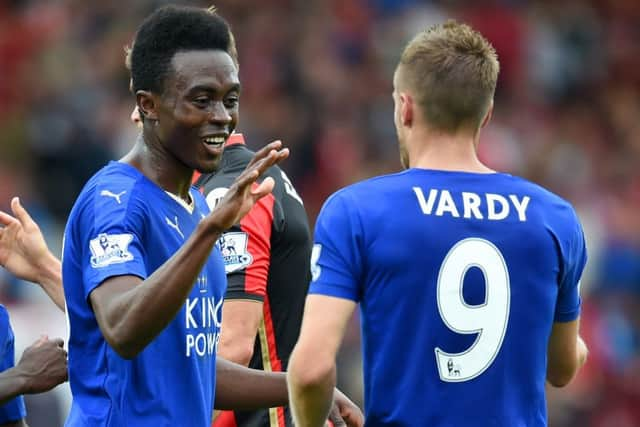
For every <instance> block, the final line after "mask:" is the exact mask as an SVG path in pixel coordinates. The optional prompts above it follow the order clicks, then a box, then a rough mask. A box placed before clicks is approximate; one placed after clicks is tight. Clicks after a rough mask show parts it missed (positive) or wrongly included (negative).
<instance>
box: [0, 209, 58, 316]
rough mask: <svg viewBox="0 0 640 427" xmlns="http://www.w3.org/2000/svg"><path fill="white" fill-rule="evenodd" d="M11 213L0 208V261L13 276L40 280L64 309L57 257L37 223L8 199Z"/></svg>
mask: <svg viewBox="0 0 640 427" xmlns="http://www.w3.org/2000/svg"><path fill="white" fill-rule="evenodd" d="M11 210H12V212H13V215H15V217H14V216H11V215H9V214H7V213H5V212H2V211H0V224H2V225H3V226H4V227H3V228H1V229H0V265H2V266H3V267H4V268H6V269H7V270H9V271H10V272H11V273H12V274H14V275H15V276H17V277H19V278H21V279H24V280H28V281H30V282H35V283H38V284H40V286H41V287H42V289H43V290H44V291H45V292H46V293H47V295H49V298H51V300H52V301H53V302H54V303H55V304H56V305H57V306H58V308H60V310H62V311H64V309H65V302H64V292H63V289H62V275H61V268H60V260H58V259H57V258H56V257H55V256H54V255H53V254H52V253H51V251H50V250H49V248H48V247H47V244H46V242H45V241H44V236H43V235H42V232H41V231H40V227H38V224H36V222H35V221H34V220H33V219H32V218H31V216H30V215H29V213H28V212H27V211H26V210H25V209H24V208H23V207H22V205H21V204H20V199H18V198H17V197H14V198H13V199H12V200H11Z"/></svg>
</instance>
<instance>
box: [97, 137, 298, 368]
mask: <svg viewBox="0 0 640 427" xmlns="http://www.w3.org/2000/svg"><path fill="white" fill-rule="evenodd" d="M288 153H289V151H288V150H287V149H281V143H280V142H279V141H277V142H274V143H271V144H269V145H267V146H266V147H265V148H263V149H262V150H260V151H258V152H257V153H256V155H255V156H254V159H253V160H252V161H251V163H250V164H249V165H248V166H247V168H246V169H245V171H244V172H243V173H242V174H241V175H240V176H239V177H238V178H237V179H236V181H235V182H234V184H233V185H232V186H231V188H229V191H228V192H227V194H226V196H225V198H224V199H223V200H222V201H221V202H220V204H219V205H218V206H217V207H216V209H214V210H213V211H212V212H211V213H210V214H209V215H208V216H207V217H206V218H204V219H203V220H202V221H200V223H199V224H198V226H197V228H196V230H195V232H194V233H193V234H192V235H191V236H190V237H189V238H188V239H187V240H186V242H185V243H184V245H183V246H182V247H181V248H180V249H179V250H178V251H177V252H176V253H175V254H174V255H173V256H172V257H171V258H169V260H167V261H166V262H165V263H164V264H163V265H162V266H161V267H160V268H158V269H157V270H156V271H155V272H153V274H151V275H150V276H149V277H147V278H146V279H145V280H142V279H141V278H140V277H137V276H132V275H126V276H114V277H111V278H108V279H107V280H105V281H104V282H103V283H101V284H100V285H99V286H98V287H97V288H95V289H94V290H93V291H92V292H91V294H90V295H89V299H90V302H91V305H92V307H93V311H94V313H95V315H96V320H97V322H98V325H99V327H100V330H101V331H102V333H103V335H104V337H105V339H106V340H107V342H108V343H109V344H110V345H111V346H112V347H113V349H114V350H115V351H116V352H117V353H118V354H120V356H122V357H124V358H133V357H135V356H136V355H137V354H138V353H139V352H140V351H142V350H143V349H144V348H145V347H146V346H147V344H149V342H151V341H152V340H153V339H154V338H155V337H156V336H157V335H158V334H159V333H160V332H161V331H162V330H163V329H164V328H165V327H166V326H167V325H168V324H169V322H171V320H173V319H174V318H175V316H176V314H177V313H178V311H179V310H180V308H181V307H182V306H183V304H184V302H185V300H186V298H187V296H188V295H189V293H190V292H191V288H192V287H193V283H194V281H195V280H196V277H197V275H198V274H199V273H200V271H201V269H202V266H203V264H204V263H205V261H206V260H207V258H208V257H209V256H210V253H211V249H212V247H213V245H214V244H215V242H216V241H217V240H218V238H219V237H220V234H221V233H222V232H223V231H224V230H226V229H227V228H229V227H231V226H232V225H233V224H235V223H236V222H238V221H239V219H240V218H242V217H243V216H244V215H245V214H246V213H247V212H248V211H249V210H250V209H251V207H252V206H253V205H254V204H255V203H256V201H257V200H258V199H260V198H261V197H263V196H265V195H267V194H268V193H270V192H271V190H272V188H273V185H274V182H273V179H270V178H266V179H265V180H264V181H262V183H260V185H256V186H253V184H254V183H255V182H256V180H257V179H258V177H259V176H260V175H262V174H263V173H264V171H266V170H267V169H268V168H269V167H271V166H272V165H274V164H275V163H277V162H279V161H280V160H282V159H285V158H286V157H287V156H288Z"/></svg>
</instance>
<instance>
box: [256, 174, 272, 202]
mask: <svg viewBox="0 0 640 427" xmlns="http://www.w3.org/2000/svg"><path fill="white" fill-rule="evenodd" d="M275 185H276V182H275V181H274V180H273V178H271V177H270V176H268V177H266V178H265V179H264V181H262V182H261V183H260V185H258V186H257V187H256V188H254V189H252V190H251V194H253V195H254V196H255V198H256V200H257V199H261V198H262V197H264V196H266V195H267V194H269V193H271V192H272V191H273V188H274V187H275Z"/></svg>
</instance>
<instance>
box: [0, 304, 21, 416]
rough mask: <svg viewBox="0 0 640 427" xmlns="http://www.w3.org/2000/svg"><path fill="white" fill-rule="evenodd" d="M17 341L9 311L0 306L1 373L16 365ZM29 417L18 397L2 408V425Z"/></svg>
mask: <svg viewBox="0 0 640 427" xmlns="http://www.w3.org/2000/svg"><path fill="white" fill-rule="evenodd" d="M14 341H15V339H14V336H13V329H11V323H10V322H9V313H7V309H6V308H5V307H4V306H3V305H0V372H4V371H6V370H7V369H10V368H13V367H14V363H15V354H14V353H15V342H14ZM26 415H27V410H26V409H25V406H24V399H23V398H22V396H18V397H16V398H15V399H12V400H10V401H8V402H7V403H5V404H4V405H2V406H0V424H5V423H10V422H15V421H18V420H21V419H23V418H24V417H26Z"/></svg>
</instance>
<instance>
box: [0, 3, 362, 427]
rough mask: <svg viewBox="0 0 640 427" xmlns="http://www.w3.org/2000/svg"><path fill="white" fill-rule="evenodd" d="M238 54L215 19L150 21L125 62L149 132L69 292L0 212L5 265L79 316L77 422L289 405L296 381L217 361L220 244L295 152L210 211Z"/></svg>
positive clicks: (49, 260) (49, 257) (103, 213)
mask: <svg viewBox="0 0 640 427" xmlns="http://www.w3.org/2000/svg"><path fill="white" fill-rule="evenodd" d="M236 56H237V55H236V50H235V45H234V42H233V37H232V34H231V32H230V29H229V26H228V25H227V23H226V22H225V21H224V19H222V18H221V17H220V16H218V15H217V14H215V13H214V12H213V11H212V10H210V9H209V10H206V9H199V8H190V7H175V6H168V7H164V8H161V9H159V10H158V11H156V12H155V13H153V14H152V15H150V16H149V17H148V18H147V19H146V20H145V22H144V23H143V24H142V26H141V27H140V29H139V30H138V32H137V34H136V38H135V40H134V48H133V50H132V51H131V53H130V55H129V57H128V64H127V65H128V67H129V69H130V70H131V75H132V79H131V88H132V91H133V92H134V93H135V94H136V101H137V108H136V110H138V111H139V112H140V113H141V116H140V124H141V131H142V133H141V135H140V137H139V138H138V141H137V142H136V144H135V146H134V147H133V149H132V150H131V152H129V153H128V154H127V155H126V156H125V157H124V158H123V159H121V160H120V161H119V162H111V163H110V164H109V165H108V166H106V167H105V168H103V169H102V170H101V171H99V172H98V173H97V174H96V175H95V176H94V177H93V178H92V179H91V180H90V181H89V182H88V183H87V184H86V186H85V188H84V189H83V191H82V193H81V194H80V196H79V197H78V200H77V201H76V204H75V205H74V208H73V210H72V212H71V215H70V218H69V221H68V224H67V228H66V231H65V244H64V250H63V255H64V262H63V265H62V270H63V271H62V273H63V279H64V294H65V295H64V296H63V295H62V280H61V277H60V270H61V268H60V262H59V261H58V260H57V259H56V258H55V256H54V255H53V254H52V253H51V252H50V251H49V250H48V248H47V245H46V243H45V241H44V238H43V236H42V233H41V232H40V229H39V227H38V225H37V224H36V223H35V222H34V221H33V220H32V219H31V217H30V216H29V214H28V213H27V211H26V210H24V208H23V207H22V206H21V205H20V202H19V200H18V199H17V198H14V200H13V201H12V203H11V208H12V210H13V213H14V215H15V218H14V217H12V216H11V215H9V214H6V213H4V212H0V224H2V225H3V226H4V228H0V264H1V265H2V266H4V267H5V268H7V269H8V270H9V271H11V272H12V273H14V274H15V275H17V276H19V277H21V278H24V279H26V280H30V281H34V282H37V283H39V284H40V285H41V286H42V287H43V289H44V290H45V291H46V292H47V293H48V294H49V296H50V297H51V299H52V300H53V301H54V302H55V303H56V305H58V306H59V307H60V308H61V309H62V310H65V306H66V309H67V313H68V317H69V323H70V328H71V331H70V334H71V338H70V343H69V348H70V352H69V353H70V356H69V370H70V382H71V389H72V394H73V404H72V408H71V413H70V415H69V419H68V421H67V425H68V426H124V425H126V426H154V427H155V426H189V427H192V426H202V427H204V426H208V425H209V423H210V420H211V417H212V413H213V408H214V407H215V408H216V409H233V410H242V411H250V410H255V409H259V408H272V407H279V406H280V407H281V406H283V405H286V404H287V402H288V400H287V387H286V381H285V375H284V373H282V372H272V373H269V372H263V371H259V370H255V369H248V368H246V367H243V366H241V365H238V364H235V363H231V362H229V361H227V360H224V359H222V358H220V357H216V352H217V348H218V343H219V339H220V326H221V320H222V319H221V316H222V314H221V313H222V297H223V294H224V291H225V288H226V280H225V276H224V273H225V266H224V263H223V257H222V255H221V250H222V249H225V248H223V247H221V246H225V245H224V244H223V243H219V244H215V242H216V241H217V240H218V239H219V238H220V237H221V235H222V232H223V231H224V230H226V229H228V228H229V227H231V226H232V225H233V224H236V223H238V221H240V219H241V218H242V217H243V216H244V215H245V214H246V213H247V212H248V211H250V210H251V209H252V207H253V206H255V204H256V202H257V201H258V200H259V199H261V198H262V197H263V196H266V195H267V194H269V193H270V192H271V191H272V190H273V187H274V178H272V177H271V176H269V173H267V172H266V171H268V170H270V169H271V168H272V166H275V164H276V163H278V162H279V161H280V160H282V159H284V158H285V157H286V156H287V155H288V151H287V150H286V149H284V150H282V149H280V147H281V144H280V142H275V143H271V144H269V145H267V146H266V147H265V148H263V149H262V150H260V151H258V152H257V153H255V155H253V157H252V159H250V160H248V161H247V162H245V166H246V167H245V168H244V170H241V171H240V170H239V171H237V174H236V178H235V180H232V182H229V184H230V186H229V188H228V190H227V191H226V195H225V197H223V198H222V199H221V201H220V202H219V203H218V204H217V205H216V209H215V211H214V212H212V213H209V209H208V208H207V205H206V201H205V199H204V198H203V196H202V195H201V194H200V193H199V192H198V191H195V189H193V188H191V187H190V183H191V181H192V178H193V175H194V170H195V171H198V172H199V173H204V174H208V173H210V172H212V171H213V170H215V169H216V168H217V167H218V164H219V162H220V159H221V156H222V153H223V150H224V145H225V144H227V143H228V142H229V137H230V134H231V133H232V132H233V130H234V128H235V126H236V123H237V120H238V101H239V95H240V93H239V92H240V84H239V81H238V73H237V70H238V68H237V58H236ZM262 175H267V177H266V178H265V179H264V180H263V181H262V183H261V184H257V183H256V180H257V179H258V178H259V177H260V176H262ZM226 249H229V248H226ZM65 299H66V304H65ZM214 389H215V392H214ZM333 409H334V410H333V412H332V414H331V420H332V421H334V424H335V425H345V422H346V425H349V426H354V427H359V426H362V424H363V417H362V413H361V412H360V410H359V409H358V408H357V407H356V406H355V405H354V404H353V403H352V402H350V401H349V399H347V398H346V397H345V396H344V395H343V394H342V393H340V392H339V391H337V390H336V391H335V405H334V408H333ZM343 418H344V420H343Z"/></svg>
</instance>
